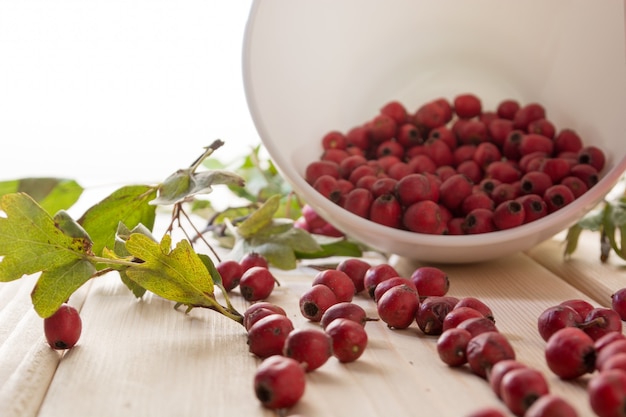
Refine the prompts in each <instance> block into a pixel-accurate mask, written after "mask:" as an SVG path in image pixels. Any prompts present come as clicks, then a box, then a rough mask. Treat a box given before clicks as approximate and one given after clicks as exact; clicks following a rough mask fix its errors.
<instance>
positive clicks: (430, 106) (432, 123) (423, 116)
mask: <svg viewBox="0 0 626 417" xmlns="http://www.w3.org/2000/svg"><path fill="white" fill-rule="evenodd" d="M446 119H447V116H446V110H445V108H443V107H442V106H441V105H438V104H436V103H434V102H429V103H426V104H423V105H422V106H420V107H419V108H418V109H417V111H416V112H415V115H414V116H413V123H415V125H416V126H417V127H418V128H420V129H423V130H425V131H427V132H428V131H430V130H432V129H434V128H436V127H439V126H443V125H445V124H446V123H447V120H446Z"/></svg>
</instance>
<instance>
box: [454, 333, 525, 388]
mask: <svg viewBox="0 0 626 417" xmlns="http://www.w3.org/2000/svg"><path fill="white" fill-rule="evenodd" d="M466 355H467V363H468V364H469V367H470V370H471V371H472V372H473V373H474V374H476V375H478V376H481V377H483V378H486V376H487V373H488V372H489V370H490V369H491V368H492V367H493V365H495V364H496V363H497V362H500V361H501V360H504V359H515V351H514V350H513V347H512V346H511V344H510V342H509V341H508V339H507V338H506V336H504V335H503V334H502V333H500V332H485V333H481V334H479V335H478V336H474V337H473V338H472V339H471V340H470V341H469V343H468V344H467V351H466Z"/></svg>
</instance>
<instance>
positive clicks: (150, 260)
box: [126, 234, 215, 307]
mask: <svg viewBox="0 0 626 417" xmlns="http://www.w3.org/2000/svg"><path fill="white" fill-rule="evenodd" d="M170 245H171V237H170V236H169V235H165V236H164V237H163V240H162V241H161V243H160V244H159V243H156V242H154V241H153V240H152V239H150V238H149V237H147V236H144V235H142V234H133V235H131V236H130V238H129V239H128V241H127V242H126V249H127V250H128V252H130V253H131V254H132V255H133V256H135V257H136V258H138V259H141V260H143V261H144V262H143V263H138V264H137V265H136V266H131V267H129V268H128V269H127V270H126V275H127V276H128V278H130V279H131V280H133V281H135V282H136V283H137V284H139V285H140V286H141V287H143V288H145V289H147V290H148V291H151V292H153V293H154V294H156V295H158V296H161V297H163V298H166V299H168V300H172V301H175V302H177V303H181V304H185V305H187V306H196V307H197V306H203V307H212V306H214V304H215V300H214V294H213V288H214V287H213V280H212V278H211V275H210V274H209V271H208V270H207V268H206V266H205V264H204V263H203V262H202V260H201V259H200V258H199V257H198V255H197V254H196V252H194V251H193V249H192V247H191V244H190V243H189V242H188V241H187V240H181V241H180V242H179V243H178V244H177V245H176V247H175V248H174V249H173V250H170Z"/></svg>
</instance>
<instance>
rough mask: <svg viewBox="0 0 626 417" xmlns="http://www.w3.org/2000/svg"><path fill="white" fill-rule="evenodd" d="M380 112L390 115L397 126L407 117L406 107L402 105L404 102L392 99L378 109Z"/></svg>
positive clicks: (404, 121)
mask: <svg viewBox="0 0 626 417" xmlns="http://www.w3.org/2000/svg"><path fill="white" fill-rule="evenodd" d="M380 113H381V114H384V115H387V116H389V117H391V118H392V119H393V121H394V122H396V124H397V125H398V126H399V125H402V124H404V123H406V121H407V117H408V112H407V111H406V107H404V104H402V103H401V102H399V101H397V100H393V101H390V102H388V103H387V104H385V105H384V106H383V107H382V108H381V109H380Z"/></svg>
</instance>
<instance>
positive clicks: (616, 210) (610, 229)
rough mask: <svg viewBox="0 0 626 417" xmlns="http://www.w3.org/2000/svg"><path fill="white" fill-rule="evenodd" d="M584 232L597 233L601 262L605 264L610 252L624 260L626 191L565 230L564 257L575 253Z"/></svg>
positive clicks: (625, 258) (625, 249) (625, 255)
mask: <svg viewBox="0 0 626 417" xmlns="http://www.w3.org/2000/svg"><path fill="white" fill-rule="evenodd" d="M624 181H626V180H624V179H623V180H622V184H624ZM584 230H589V231H593V232H597V233H598V236H599V239H600V261H601V262H606V261H607V260H608V259H609V256H610V254H611V253H612V252H613V253H615V254H616V255H617V256H619V257H620V258H621V259H624V260H626V191H624V192H622V193H621V195H620V196H618V197H617V198H614V199H605V200H604V201H603V202H602V203H600V204H599V205H598V207H596V208H595V209H594V210H592V211H591V212H589V213H588V214H587V215H585V216H584V217H583V218H582V219H581V220H579V221H578V222H577V223H576V224H575V225H573V226H572V227H570V228H569V229H568V230H567V235H566V237H565V252H564V254H565V256H570V255H572V254H573V253H574V252H575V251H576V249H577V248H578V241H579V239H580V236H581V234H582V232H583V231H584Z"/></svg>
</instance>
